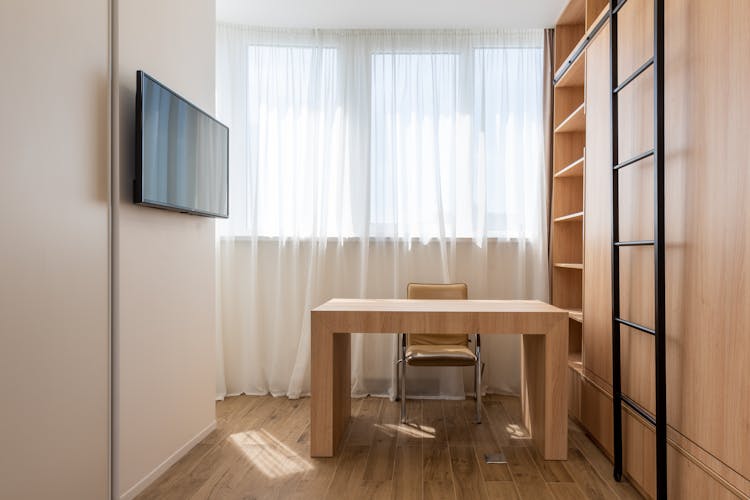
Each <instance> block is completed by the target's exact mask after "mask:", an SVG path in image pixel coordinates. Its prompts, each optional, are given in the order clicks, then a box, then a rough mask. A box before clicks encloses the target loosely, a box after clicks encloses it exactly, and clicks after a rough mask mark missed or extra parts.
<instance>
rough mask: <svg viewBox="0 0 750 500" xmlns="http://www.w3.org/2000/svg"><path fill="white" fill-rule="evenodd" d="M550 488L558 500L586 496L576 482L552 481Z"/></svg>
mask: <svg viewBox="0 0 750 500" xmlns="http://www.w3.org/2000/svg"><path fill="white" fill-rule="evenodd" d="M549 488H550V490H552V495H553V496H554V497H555V499H556V500H581V499H582V498H584V495H583V492H582V491H581V488H579V487H578V485H577V484H575V483H550V484H549Z"/></svg>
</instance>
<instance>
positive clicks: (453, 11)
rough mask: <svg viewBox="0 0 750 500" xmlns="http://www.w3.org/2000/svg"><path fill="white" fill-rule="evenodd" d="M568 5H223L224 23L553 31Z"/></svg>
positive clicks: (294, 1) (256, 0) (541, 1)
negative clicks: (541, 29) (540, 29)
mask: <svg viewBox="0 0 750 500" xmlns="http://www.w3.org/2000/svg"><path fill="white" fill-rule="evenodd" d="M567 1H568V0H461V1H457V0H378V1H372V0H217V2H216V7H217V9H216V14H217V18H218V19H219V20H220V21H224V22H229V23H238V24H249V25H253V26H274V27H301V28H311V27H314V28H391V29H393V28H456V27H470V28H480V27H486V28H550V27H552V26H554V24H555V20H556V19H557V17H558V15H559V14H560V12H561V11H562V9H563V7H564V6H565V4H566V3H567Z"/></svg>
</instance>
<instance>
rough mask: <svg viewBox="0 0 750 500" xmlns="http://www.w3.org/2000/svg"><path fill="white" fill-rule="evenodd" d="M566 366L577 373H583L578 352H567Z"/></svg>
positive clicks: (581, 360)
mask: <svg viewBox="0 0 750 500" xmlns="http://www.w3.org/2000/svg"><path fill="white" fill-rule="evenodd" d="M568 366H569V367H570V368H572V369H574V370H575V371H577V372H578V373H581V374H583V357H582V356H581V353H580V352H569V353H568Z"/></svg>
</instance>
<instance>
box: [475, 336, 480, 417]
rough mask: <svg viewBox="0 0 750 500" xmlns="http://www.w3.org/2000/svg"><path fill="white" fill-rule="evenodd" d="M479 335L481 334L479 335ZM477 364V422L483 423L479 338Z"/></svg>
mask: <svg viewBox="0 0 750 500" xmlns="http://www.w3.org/2000/svg"><path fill="white" fill-rule="evenodd" d="M477 337H479V335H477ZM476 353H477V364H476V365H474V397H475V398H476V400H477V418H476V423H478V424H481V423H482V349H481V347H480V345H479V341H478V340H477V347H476Z"/></svg>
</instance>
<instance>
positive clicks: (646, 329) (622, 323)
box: [615, 318, 656, 335]
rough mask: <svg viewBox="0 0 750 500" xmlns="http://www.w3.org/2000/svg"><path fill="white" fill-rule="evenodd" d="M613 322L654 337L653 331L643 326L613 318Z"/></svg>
mask: <svg viewBox="0 0 750 500" xmlns="http://www.w3.org/2000/svg"><path fill="white" fill-rule="evenodd" d="M615 321H617V322H618V323H620V324H621V325H625V326H629V327H630V328H635V329H636V330H639V331H641V332H643V333H648V334H649V335H656V332H655V331H654V330H652V329H651V328H646V327H645V326H643V325H639V324H638V323H633V322H631V321H627V320H624V319H622V318H615Z"/></svg>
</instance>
